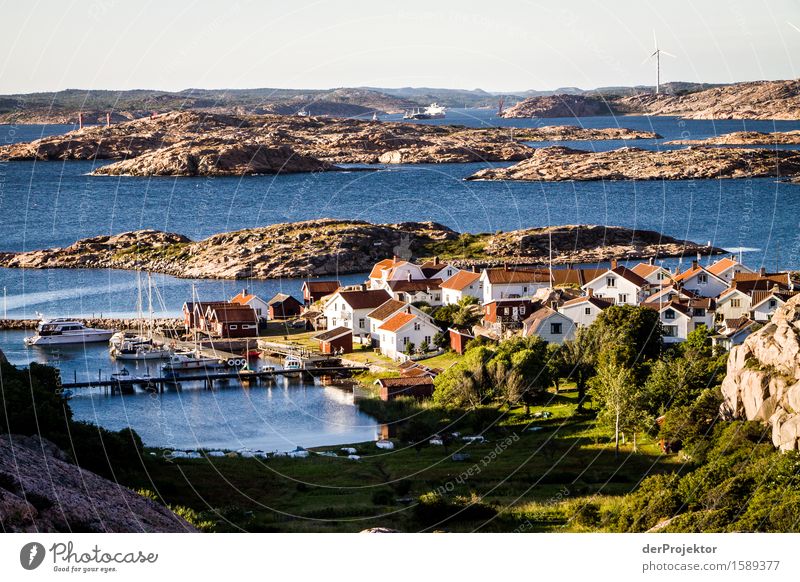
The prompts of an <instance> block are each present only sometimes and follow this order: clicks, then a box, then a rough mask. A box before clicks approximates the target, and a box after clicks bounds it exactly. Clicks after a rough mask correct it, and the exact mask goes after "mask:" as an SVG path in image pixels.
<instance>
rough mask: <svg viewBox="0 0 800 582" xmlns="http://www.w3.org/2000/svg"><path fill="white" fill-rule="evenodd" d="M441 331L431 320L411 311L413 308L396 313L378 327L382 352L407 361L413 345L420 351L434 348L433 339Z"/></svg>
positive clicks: (409, 307) (390, 356)
mask: <svg viewBox="0 0 800 582" xmlns="http://www.w3.org/2000/svg"><path fill="white" fill-rule="evenodd" d="M439 332H441V330H440V329H439V328H438V327H436V325H434V324H433V323H432V322H431V321H430V319H428V318H424V317H420V316H419V315H417V314H416V313H413V312H412V311H411V306H408V308H406V309H404V310H403V311H400V312H399V313H395V314H394V315H393V316H391V317H390V318H389V319H387V320H386V321H384V322H383V324H381V326H380V327H378V334H379V343H380V350H381V353H382V354H383V355H385V356H386V357H388V358H392V359H406V358H405V356H404V354H405V352H407V351H408V350H409V346H410V345H411V346H412V347H413V348H414V349H415V350H419V349H420V348H421V347H422V346H423V345H425V344H427V345H428V346H430V347H433V338H434V337H435V336H436V334H437V333H439Z"/></svg>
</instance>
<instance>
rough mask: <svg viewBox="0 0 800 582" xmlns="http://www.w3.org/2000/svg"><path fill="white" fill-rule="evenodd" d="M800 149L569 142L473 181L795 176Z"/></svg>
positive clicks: (799, 164) (475, 176) (476, 176)
mask: <svg viewBox="0 0 800 582" xmlns="http://www.w3.org/2000/svg"><path fill="white" fill-rule="evenodd" d="M798 175H800V152H798V151H792V150H785V151H784V150H778V151H773V150H768V149H740V148H714V147H698V148H686V149H680V150H669V151H654V150H644V149H640V148H620V149H616V150H611V151H605V152H590V151H585V150H576V149H571V148H566V147H548V148H541V149H537V150H536V152H535V153H534V154H533V155H532V156H531V157H530V158H528V159H526V160H524V161H522V162H519V163H518V164H515V165H513V166H510V167H506V168H488V169H485V170H480V171H478V172H476V173H475V174H473V175H472V176H469V177H468V178H467V179H468V180H521V181H538V180H544V181H563V180H710V179H720V178H766V177H775V178H780V177H794V176H798Z"/></svg>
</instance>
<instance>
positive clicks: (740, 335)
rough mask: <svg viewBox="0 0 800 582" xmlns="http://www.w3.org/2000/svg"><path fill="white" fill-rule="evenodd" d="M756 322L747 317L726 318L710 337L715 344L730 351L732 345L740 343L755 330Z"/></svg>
mask: <svg viewBox="0 0 800 582" xmlns="http://www.w3.org/2000/svg"><path fill="white" fill-rule="evenodd" d="M756 325H757V324H756V322H755V321H753V320H752V319H750V318H749V317H739V318H737V319H726V320H725V323H724V324H723V326H722V327H721V328H720V329H719V330H717V333H716V334H715V335H713V336H712V337H711V341H712V343H713V345H715V346H721V347H722V348H724V349H725V350H727V351H730V350H731V348H732V347H733V346H738V345H741V343H742V342H744V340H746V339H747V336H749V335H750V334H751V333H753V332H754V331H755V329H754V328H755V326H756Z"/></svg>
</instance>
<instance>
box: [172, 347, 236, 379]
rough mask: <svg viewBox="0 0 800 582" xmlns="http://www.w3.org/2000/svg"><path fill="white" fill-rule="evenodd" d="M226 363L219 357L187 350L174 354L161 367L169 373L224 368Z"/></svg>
mask: <svg viewBox="0 0 800 582" xmlns="http://www.w3.org/2000/svg"><path fill="white" fill-rule="evenodd" d="M224 365H225V364H224V363H222V362H220V360H219V359H218V358H206V357H203V356H201V355H200V354H198V353H195V352H185V353H177V354H172V356H170V358H169V361H167V363H166V364H164V365H163V366H162V367H161V369H162V370H163V371H164V372H165V373H167V374H174V373H177V372H191V371H194V370H209V369H215V368H222V367H224Z"/></svg>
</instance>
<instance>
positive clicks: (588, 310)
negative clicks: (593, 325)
mask: <svg viewBox="0 0 800 582" xmlns="http://www.w3.org/2000/svg"><path fill="white" fill-rule="evenodd" d="M583 313H584V314H586V315H591V314H592V308H591V307H587V308H586V309H584V310H583Z"/></svg>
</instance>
